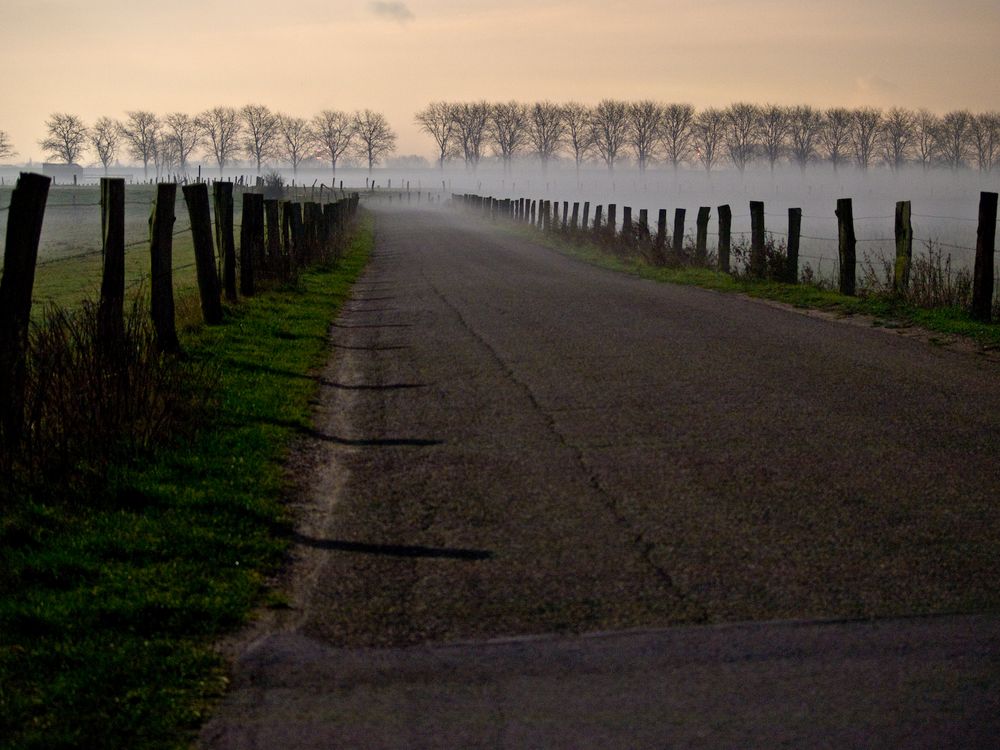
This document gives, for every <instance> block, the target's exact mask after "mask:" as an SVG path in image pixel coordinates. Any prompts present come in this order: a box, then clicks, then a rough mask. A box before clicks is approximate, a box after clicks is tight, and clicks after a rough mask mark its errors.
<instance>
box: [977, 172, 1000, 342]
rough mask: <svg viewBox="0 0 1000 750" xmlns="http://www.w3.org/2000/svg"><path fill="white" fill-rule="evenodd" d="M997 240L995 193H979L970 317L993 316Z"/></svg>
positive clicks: (984, 319)
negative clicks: (994, 257)
mask: <svg viewBox="0 0 1000 750" xmlns="http://www.w3.org/2000/svg"><path fill="white" fill-rule="evenodd" d="M996 240H997V193H985V192H983V193H980V194H979V229H978V230H977V232H976V265H975V268H974V269H973V272H972V317H973V318H975V319H976V320H981V321H983V322H986V323H989V322H990V320H991V319H992V317H993V254H994V253H995V252H996Z"/></svg>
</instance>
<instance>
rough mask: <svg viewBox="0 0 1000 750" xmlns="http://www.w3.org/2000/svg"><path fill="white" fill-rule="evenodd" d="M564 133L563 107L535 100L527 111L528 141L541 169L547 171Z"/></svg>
mask: <svg viewBox="0 0 1000 750" xmlns="http://www.w3.org/2000/svg"><path fill="white" fill-rule="evenodd" d="M565 135H566V123H565V122H564V121H563V108H562V107H560V106H559V105H558V104H553V103H552V102H536V103H535V104H533V105H532V107H531V109H530V110H529V113H528V141H529V142H530V143H531V148H532V150H533V151H534V153H535V155H536V156H537V157H538V161H539V162H540V163H541V165H542V171H543V172H547V171H548V168H549V162H550V161H552V159H553V158H554V157H555V155H556V153H557V152H558V151H559V147H560V146H561V145H562V142H563V138H564V137H565Z"/></svg>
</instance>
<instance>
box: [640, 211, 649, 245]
mask: <svg viewBox="0 0 1000 750" xmlns="http://www.w3.org/2000/svg"><path fill="white" fill-rule="evenodd" d="M639 239H640V240H642V242H643V243H645V242H646V241H648V240H649V211H647V210H646V209H645V208H640V209H639Z"/></svg>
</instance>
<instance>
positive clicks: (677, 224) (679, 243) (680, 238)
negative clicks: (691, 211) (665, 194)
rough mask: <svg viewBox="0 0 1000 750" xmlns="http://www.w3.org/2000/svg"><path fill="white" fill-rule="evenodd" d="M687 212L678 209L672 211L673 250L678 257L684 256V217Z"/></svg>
mask: <svg viewBox="0 0 1000 750" xmlns="http://www.w3.org/2000/svg"><path fill="white" fill-rule="evenodd" d="M686 214H687V211H686V210H685V209H683V208H678V209H676V210H675V211H674V240H673V250H674V252H675V253H677V254H678V255H683V254H684V216H685V215H686Z"/></svg>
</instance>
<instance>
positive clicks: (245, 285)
mask: <svg viewBox="0 0 1000 750" xmlns="http://www.w3.org/2000/svg"><path fill="white" fill-rule="evenodd" d="M258 199H261V200H262V198H261V196H259V195H256V194H254V193H243V218H242V219H240V294H242V295H243V296H244V297H252V296H253V295H254V292H255V291H256V289H255V284H254V270H255V269H254V266H256V265H257V263H256V261H257V257H258V256H259V255H260V251H259V250H258V249H257V245H256V242H257V221H258ZM263 207H264V206H263V204H260V205H259V208H260V209H263ZM260 218H261V219H263V216H261V217H260Z"/></svg>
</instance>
